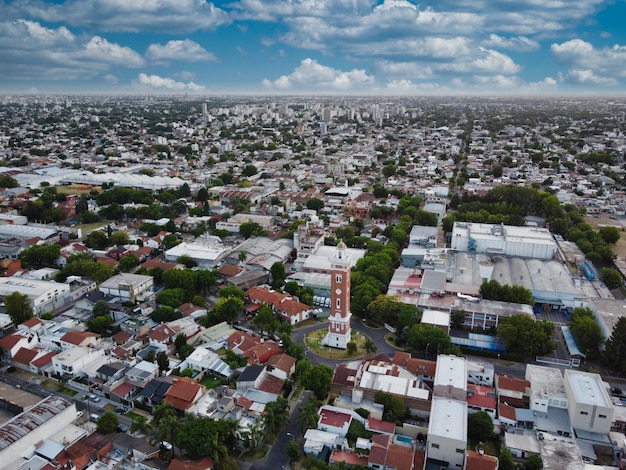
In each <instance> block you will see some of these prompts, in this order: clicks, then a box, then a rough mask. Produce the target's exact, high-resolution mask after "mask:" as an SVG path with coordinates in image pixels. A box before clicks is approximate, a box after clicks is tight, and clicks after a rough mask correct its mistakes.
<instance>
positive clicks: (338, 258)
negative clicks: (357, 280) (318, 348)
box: [324, 241, 352, 349]
mask: <svg viewBox="0 0 626 470" xmlns="http://www.w3.org/2000/svg"><path fill="white" fill-rule="evenodd" d="M346 248H347V247H346V244H345V243H344V242H343V241H342V242H339V244H338V245H337V250H336V251H335V256H334V257H333V258H332V259H331V268H330V269H331V274H330V277H331V281H330V287H331V294H330V296H331V297H330V299H331V301H330V316H329V317H328V321H329V322H330V325H329V326H328V333H327V334H326V337H325V338H324V344H325V345H326V346H331V347H333V348H339V349H346V348H347V347H348V343H349V342H350V336H351V332H352V330H351V328H350V318H351V317H352V313H351V312H350V260H349V259H348V254H347V253H346Z"/></svg>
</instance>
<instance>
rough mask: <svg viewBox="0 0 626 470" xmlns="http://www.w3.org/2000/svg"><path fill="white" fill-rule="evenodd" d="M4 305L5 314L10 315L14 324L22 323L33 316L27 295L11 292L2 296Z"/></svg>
mask: <svg viewBox="0 0 626 470" xmlns="http://www.w3.org/2000/svg"><path fill="white" fill-rule="evenodd" d="M4 305H5V307H6V312H7V315H9V316H10V317H11V321H12V322H13V324H14V325H15V326H17V325H20V324H22V323H24V322H25V321H26V320H30V319H31V318H33V309H32V307H31V306H30V300H28V296H26V295H24V294H20V293H19V292H13V293H12V294H8V295H6V296H5V297H4Z"/></svg>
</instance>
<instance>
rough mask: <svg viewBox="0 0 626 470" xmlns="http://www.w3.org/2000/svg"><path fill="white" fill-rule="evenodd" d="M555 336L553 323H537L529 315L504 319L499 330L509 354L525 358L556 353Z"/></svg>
mask: <svg viewBox="0 0 626 470" xmlns="http://www.w3.org/2000/svg"><path fill="white" fill-rule="evenodd" d="M553 334H554V324H553V323H552V322H550V321H548V320H539V321H535V320H534V319H533V318H531V317H529V316H528V315H512V316H510V317H507V318H503V319H502V320H500V324H499V325H498V328H497V336H498V337H499V338H501V339H502V340H503V342H504V346H505V348H506V350H507V352H508V353H510V354H516V355H519V356H523V357H533V356H542V355H546V354H549V353H551V352H552V351H554V349H555V348H556V344H555V343H554V341H553V340H552V335H553Z"/></svg>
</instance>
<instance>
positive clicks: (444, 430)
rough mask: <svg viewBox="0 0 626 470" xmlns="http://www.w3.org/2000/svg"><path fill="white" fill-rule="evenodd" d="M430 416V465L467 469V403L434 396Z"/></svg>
mask: <svg viewBox="0 0 626 470" xmlns="http://www.w3.org/2000/svg"><path fill="white" fill-rule="evenodd" d="M463 377H465V375H464V376H463ZM430 416H431V419H430V421H429V423H428V436H427V438H426V465H427V467H426V468H430V467H428V465H437V466H438V467H439V468H463V465H464V464H465V449H466V448H467V416H468V415H467V403H466V402H464V401H459V400H454V399H450V398H444V397H439V396H434V397H433V400H432V407H431V410H430Z"/></svg>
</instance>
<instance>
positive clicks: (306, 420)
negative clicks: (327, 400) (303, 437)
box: [296, 398, 322, 432]
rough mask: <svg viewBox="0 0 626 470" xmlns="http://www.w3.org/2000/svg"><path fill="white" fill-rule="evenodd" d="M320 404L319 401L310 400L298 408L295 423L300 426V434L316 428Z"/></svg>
mask: <svg viewBox="0 0 626 470" xmlns="http://www.w3.org/2000/svg"><path fill="white" fill-rule="evenodd" d="M321 404H322V402H321V401H319V400H317V399H315V398H312V399H311V400H309V401H308V402H307V403H306V405H304V406H301V407H300V416H298V418H296V422H298V423H299V424H300V425H301V426H302V432H305V431H306V430H307V429H309V428H315V427H317V422H318V421H319V419H320V416H319V414H318V413H317V412H318V410H319V408H320V405H321Z"/></svg>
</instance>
